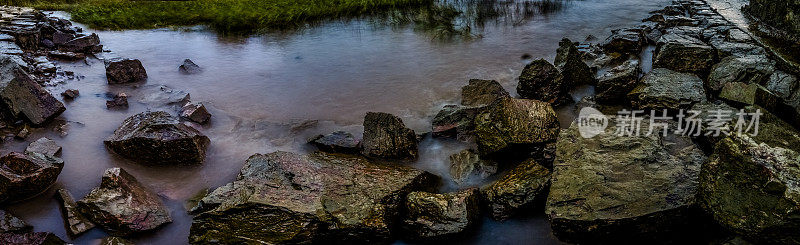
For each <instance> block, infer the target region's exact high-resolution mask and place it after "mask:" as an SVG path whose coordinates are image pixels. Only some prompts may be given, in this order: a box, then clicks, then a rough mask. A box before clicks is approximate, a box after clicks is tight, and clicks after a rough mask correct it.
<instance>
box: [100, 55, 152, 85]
mask: <svg viewBox="0 0 800 245" xmlns="http://www.w3.org/2000/svg"><path fill="white" fill-rule="evenodd" d="M105 64H106V78H107V79H108V84H117V83H133V82H140V81H144V80H145V79H147V71H146V70H145V69H144V66H142V62H141V61H139V60H137V59H111V60H107V61H106V62H105Z"/></svg>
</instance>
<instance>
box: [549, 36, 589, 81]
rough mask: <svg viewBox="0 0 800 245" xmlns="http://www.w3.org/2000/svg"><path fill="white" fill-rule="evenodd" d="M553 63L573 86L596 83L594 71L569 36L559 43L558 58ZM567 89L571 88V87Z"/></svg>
mask: <svg viewBox="0 0 800 245" xmlns="http://www.w3.org/2000/svg"><path fill="white" fill-rule="evenodd" d="M553 64H554V65H555V66H556V68H558V70H559V71H561V74H562V75H563V76H564V78H563V79H564V81H563V82H564V83H565V84H567V85H569V86H570V87H571V86H575V85H587V84H588V85H591V84H594V83H595V79H594V73H593V72H592V70H591V69H589V66H588V65H586V63H584V62H583V59H582V58H581V54H580V53H579V52H578V47H576V46H575V44H574V43H572V41H570V40H569V39H567V38H564V39H561V42H559V43H558V50H557V51H556V58H555V60H554V61H553ZM567 89H570V88H569V87H568V88H567Z"/></svg>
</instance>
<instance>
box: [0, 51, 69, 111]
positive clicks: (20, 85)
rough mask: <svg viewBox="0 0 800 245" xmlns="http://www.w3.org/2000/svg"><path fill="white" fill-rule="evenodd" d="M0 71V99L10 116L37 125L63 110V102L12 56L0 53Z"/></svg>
mask: <svg viewBox="0 0 800 245" xmlns="http://www.w3.org/2000/svg"><path fill="white" fill-rule="evenodd" d="M0 74H2V75H0V100H2V102H3V104H5V106H4V107H5V109H6V110H8V112H9V113H11V114H12V115H13V116H15V117H18V118H25V119H27V120H28V121H30V122H31V123H33V124H34V125H41V124H43V123H45V122H47V121H49V120H51V119H53V118H55V117H57V116H58V115H60V114H61V113H62V112H64V110H66V107H64V104H62V103H61V102H60V101H58V99H56V98H55V97H53V95H51V94H50V92H47V90H45V89H44V88H42V86H41V85H39V84H38V83H36V82H35V81H34V80H33V79H32V78H31V77H30V75H28V73H26V72H25V71H24V69H23V68H22V67H20V66H19V64H18V63H17V62H16V61H15V60H14V58H12V57H10V56H6V55H0Z"/></svg>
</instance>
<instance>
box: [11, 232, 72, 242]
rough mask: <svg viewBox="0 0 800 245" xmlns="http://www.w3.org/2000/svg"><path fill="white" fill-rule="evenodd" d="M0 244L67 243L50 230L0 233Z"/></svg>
mask: <svg viewBox="0 0 800 245" xmlns="http://www.w3.org/2000/svg"><path fill="white" fill-rule="evenodd" d="M0 244H24V245H63V244H67V243H66V242H64V240H61V238H59V237H58V236H56V235H55V234H53V233H50V232H28V233H0Z"/></svg>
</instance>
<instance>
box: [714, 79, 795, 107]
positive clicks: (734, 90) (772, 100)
mask: <svg viewBox="0 0 800 245" xmlns="http://www.w3.org/2000/svg"><path fill="white" fill-rule="evenodd" d="M719 98H720V99H723V100H726V101H728V102H730V103H731V104H732V105H762V106H764V107H769V106H774V105H778V104H780V103H781V99H780V98H779V97H778V96H777V95H775V94H773V93H771V92H769V91H767V89H766V88H764V87H762V86H761V85H758V84H744V83H740V82H732V83H726V84H725V86H723V87H722V90H721V91H720V92H719Z"/></svg>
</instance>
